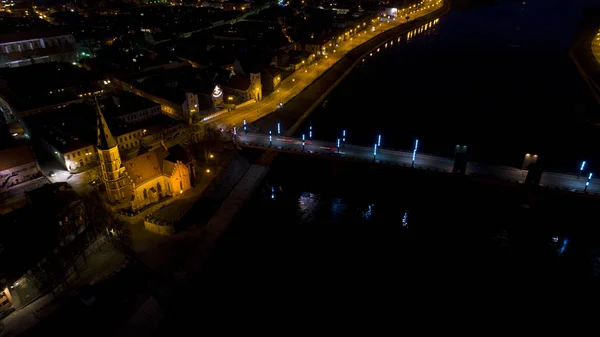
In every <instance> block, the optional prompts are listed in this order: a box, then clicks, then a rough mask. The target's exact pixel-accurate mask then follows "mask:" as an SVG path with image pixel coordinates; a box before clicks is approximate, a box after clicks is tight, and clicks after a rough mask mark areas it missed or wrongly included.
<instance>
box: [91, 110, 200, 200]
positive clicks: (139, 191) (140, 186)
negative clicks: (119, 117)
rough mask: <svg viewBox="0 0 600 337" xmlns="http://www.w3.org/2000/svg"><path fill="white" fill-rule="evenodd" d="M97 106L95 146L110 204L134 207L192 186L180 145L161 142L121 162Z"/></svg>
mask: <svg viewBox="0 0 600 337" xmlns="http://www.w3.org/2000/svg"><path fill="white" fill-rule="evenodd" d="M96 109H97V129H98V141H97V144H96V148H97V150H98V157H99V161H100V168H101V174H102V181H103V182H104V186H105V187H106V193H107V197H108V200H109V201H110V203H111V204H113V205H115V206H117V208H130V209H131V210H132V211H137V210H139V209H142V208H143V207H145V206H147V205H150V204H153V203H156V202H159V201H161V200H163V199H164V198H168V197H174V196H177V195H179V194H181V193H183V191H185V190H187V189H189V188H190V187H191V181H192V177H191V172H192V170H193V168H192V167H191V164H189V159H188V157H187V154H186V153H185V151H184V150H183V148H181V146H179V145H176V146H173V147H171V148H166V146H165V145H164V143H163V146H161V147H159V148H157V149H154V150H151V151H148V152H146V153H142V154H140V155H138V156H137V157H135V158H132V159H130V160H127V161H124V162H122V161H121V156H120V155H119V146H118V143H117V140H116V139H115V138H114V137H113V135H112V134H111V132H110V129H109V127H108V125H107V124H106V120H105V119H104V115H103V114H102V110H101V109H100V106H99V105H98V104H96ZM188 165H189V166H188Z"/></svg>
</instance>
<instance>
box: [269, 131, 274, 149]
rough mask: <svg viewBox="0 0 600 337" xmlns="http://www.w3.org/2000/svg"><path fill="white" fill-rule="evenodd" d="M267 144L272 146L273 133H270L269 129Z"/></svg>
mask: <svg viewBox="0 0 600 337" xmlns="http://www.w3.org/2000/svg"><path fill="white" fill-rule="evenodd" d="M269 146H273V135H272V134H271V130H269Z"/></svg>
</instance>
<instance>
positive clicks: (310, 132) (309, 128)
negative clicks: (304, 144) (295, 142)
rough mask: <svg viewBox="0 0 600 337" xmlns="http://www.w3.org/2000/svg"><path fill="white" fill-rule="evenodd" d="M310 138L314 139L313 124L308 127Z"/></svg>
mask: <svg viewBox="0 0 600 337" xmlns="http://www.w3.org/2000/svg"><path fill="white" fill-rule="evenodd" d="M308 138H309V139H312V125H311V126H309V127H308Z"/></svg>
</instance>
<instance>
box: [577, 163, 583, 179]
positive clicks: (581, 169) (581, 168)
mask: <svg viewBox="0 0 600 337" xmlns="http://www.w3.org/2000/svg"><path fill="white" fill-rule="evenodd" d="M584 167H585V160H584V161H583V162H581V167H580V168H579V173H577V178H578V179H579V177H580V176H581V172H582V171H583V168H584Z"/></svg>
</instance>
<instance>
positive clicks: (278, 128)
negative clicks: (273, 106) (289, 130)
mask: <svg viewBox="0 0 600 337" xmlns="http://www.w3.org/2000/svg"><path fill="white" fill-rule="evenodd" d="M277 135H278V136H281V123H279V122H278V123H277Z"/></svg>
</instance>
